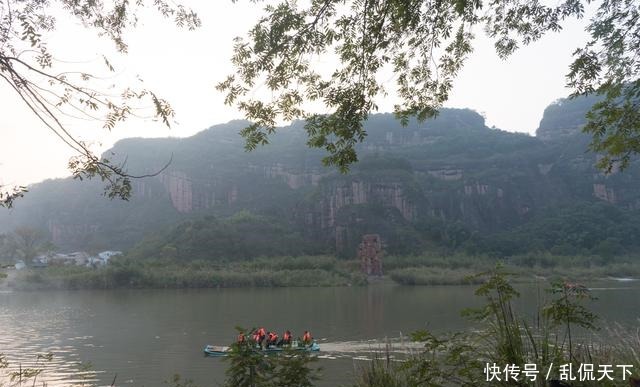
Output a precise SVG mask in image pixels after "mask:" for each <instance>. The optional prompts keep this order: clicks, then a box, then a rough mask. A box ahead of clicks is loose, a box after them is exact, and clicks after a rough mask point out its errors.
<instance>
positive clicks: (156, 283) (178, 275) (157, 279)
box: [8, 256, 366, 290]
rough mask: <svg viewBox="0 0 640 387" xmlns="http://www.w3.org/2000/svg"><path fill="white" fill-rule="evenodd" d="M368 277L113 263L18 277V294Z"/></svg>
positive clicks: (337, 268)
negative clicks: (34, 291)
mask: <svg viewBox="0 0 640 387" xmlns="http://www.w3.org/2000/svg"><path fill="white" fill-rule="evenodd" d="M365 284H366V277H365V276H363V275H361V274H359V273H357V272H355V271H354V270H352V269H351V268H350V267H349V265H348V264H345V263H344V262H339V261H338V260H336V259H335V258H333V257H328V256H310V257H278V258H268V259H267V258H259V259H254V260H250V261H240V262H229V263H219V262H216V263H213V262H206V261H192V262H176V261H174V260H133V259H129V258H126V257H123V258H119V259H113V260H112V262H111V263H110V264H109V265H107V266H105V267H101V268H89V267H84V266H51V267H47V268H38V269H27V270H23V271H20V272H18V273H16V275H15V276H14V278H13V279H12V280H11V281H10V282H8V286H10V287H11V288H13V289H18V290H45V289H121V288H134V289H135V288H149V289H163V288H176V289H177V288H238V287H322V286H358V285H365Z"/></svg>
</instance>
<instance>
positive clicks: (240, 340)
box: [238, 333, 244, 343]
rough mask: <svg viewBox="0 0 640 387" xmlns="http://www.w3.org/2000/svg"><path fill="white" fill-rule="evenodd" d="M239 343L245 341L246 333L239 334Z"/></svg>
mask: <svg viewBox="0 0 640 387" xmlns="http://www.w3.org/2000/svg"><path fill="white" fill-rule="evenodd" d="M238 343H244V333H240V334H239V335H238Z"/></svg>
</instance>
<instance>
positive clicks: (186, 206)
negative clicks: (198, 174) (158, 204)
mask: <svg viewBox="0 0 640 387" xmlns="http://www.w3.org/2000/svg"><path fill="white" fill-rule="evenodd" d="M160 180H161V181H162V183H163V184H164V186H165V188H166V189H167V191H168V192H169V197H170V198H171V203H172V204H173V207H175V209H176V210H178V212H182V213H189V212H191V211H193V185H192V183H191V179H189V178H188V177H187V175H186V174H185V173H184V172H178V171H175V172H174V171H169V172H166V173H162V174H161V175H160Z"/></svg>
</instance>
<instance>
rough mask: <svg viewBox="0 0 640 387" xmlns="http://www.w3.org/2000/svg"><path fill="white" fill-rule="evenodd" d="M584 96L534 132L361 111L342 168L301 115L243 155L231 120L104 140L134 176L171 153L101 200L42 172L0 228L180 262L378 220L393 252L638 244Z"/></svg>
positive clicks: (637, 202) (334, 247)
mask: <svg viewBox="0 0 640 387" xmlns="http://www.w3.org/2000/svg"><path fill="white" fill-rule="evenodd" d="M592 104H593V100H592V99H588V98H581V99H577V100H570V101H569V100H560V101H558V102H556V103H554V104H552V105H550V106H549V107H548V108H547V109H546V110H545V112H544V116H543V119H542V120H541V123H540V127H539V128H538V131H537V135H536V137H532V136H529V135H525V134H517V133H509V132H505V131H501V130H498V129H491V128H488V127H487V126H486V125H485V122H484V119H483V117H482V116H481V115H479V114H478V113H476V112H474V111H472V110H469V109H443V110H442V111H441V113H440V114H439V116H438V117H437V118H436V119H433V120H429V121H427V122H424V123H418V122H415V121H412V122H410V123H409V125H407V126H405V127H402V126H401V125H400V123H399V122H398V121H397V120H395V118H394V117H393V115H392V114H377V115H373V116H371V117H370V118H369V120H368V121H367V122H366V124H365V126H366V129H367V132H368V137H367V139H366V141H365V142H364V143H363V144H361V145H360V146H359V149H358V152H359V157H360V162H359V163H358V164H356V165H354V166H353V168H352V170H351V172H350V173H349V174H346V175H343V174H340V173H338V172H336V171H335V170H334V169H331V168H325V167H323V166H322V163H321V158H322V156H323V152H322V151H321V150H317V149H309V148H307V147H306V133H305V132H304V129H303V124H302V123H300V122H295V123H293V124H292V125H290V126H287V127H283V128H280V129H279V131H278V133H277V134H276V135H275V136H273V137H272V141H271V144H269V145H267V146H264V147H261V148H258V149H257V150H255V151H253V152H249V153H247V152H245V151H244V142H243V139H242V138H241V137H240V136H239V135H238V134H237V133H238V131H239V130H240V129H242V128H243V127H244V126H246V122H243V121H232V122H229V123H227V124H222V125H215V126H212V127H211V128H209V129H207V130H204V131H202V132H200V133H198V134H196V135H194V136H192V137H189V138H184V139H174V138H163V139H140V138H133V139H125V140H122V141H119V142H118V143H117V144H116V145H115V146H114V147H113V149H111V150H110V151H109V152H108V153H109V156H110V158H111V159H114V158H115V159H121V160H123V159H124V158H126V160H127V166H128V169H129V171H130V172H131V173H132V174H140V173H150V172H153V171H156V170H158V169H159V168H160V167H162V166H163V165H164V164H165V163H166V162H167V160H169V159H172V163H171V165H170V166H169V168H168V169H167V170H166V171H164V172H162V173H161V174H160V175H159V176H157V177H155V178H149V179H144V180H137V181H134V183H133V184H134V187H133V188H134V193H133V198H132V199H131V200H130V201H129V202H122V201H110V200H108V199H106V198H104V197H103V196H102V195H101V192H102V186H101V185H100V183H99V182H94V181H92V182H86V181H85V182H78V181H73V180H71V179H60V180H49V181H45V182H42V183H39V184H35V185H33V186H32V187H31V188H30V192H29V193H28V195H27V196H26V197H25V198H24V199H21V200H20V201H19V202H18V203H17V204H16V207H15V209H14V210H12V211H3V212H1V213H0V232H9V231H10V230H12V229H14V228H15V227H18V226H23V225H28V226H31V227H38V228H42V229H46V230H47V232H48V233H49V234H50V236H51V239H52V241H53V243H54V244H55V245H57V246H58V247H59V248H60V249H61V250H80V249H83V250H90V251H95V250H101V249H131V255H133V256H140V257H153V256H171V257H173V258H178V259H218V258H219V259H242V258H247V257H252V256H260V255H265V256H271V255H296V254H309V253H337V254H338V255H340V256H344V257H353V256H354V255H355V251H356V246H357V244H358V243H359V241H360V238H361V235H362V234H364V233H379V234H380V235H381V236H382V238H383V240H384V241H385V244H386V250H387V251H388V252H389V253H392V254H411V253H419V252H421V251H423V250H425V249H444V250H456V249H464V250H465V251H467V252H469V253H478V254H491V255H498V256H509V255H513V254H520V253H524V252H531V251H553V252H554V253H558V254H580V253H591V254H601V255H611V254H622V253H628V252H631V251H636V250H638V249H639V248H640V241H638V239H639V238H638V235H640V234H639V233H640V216H639V212H640V211H639V210H640V183H638V181H639V180H638V177H639V174H640V171H639V168H638V163H637V162H634V163H633V164H632V165H631V166H630V167H629V169H628V170H626V171H624V172H623V173H615V174H612V175H609V176H605V175H604V174H602V173H600V172H599V171H597V170H596V169H595V168H594V166H593V165H594V164H595V161H596V157H597V155H595V154H593V153H590V152H587V146H588V143H589V138H588V137H587V136H585V135H583V134H582V133H581V132H580V127H581V126H582V125H583V124H584V114H585V113H586V111H587V110H588V109H589V107H590V106H591V105H592ZM134 246H135V247H134Z"/></svg>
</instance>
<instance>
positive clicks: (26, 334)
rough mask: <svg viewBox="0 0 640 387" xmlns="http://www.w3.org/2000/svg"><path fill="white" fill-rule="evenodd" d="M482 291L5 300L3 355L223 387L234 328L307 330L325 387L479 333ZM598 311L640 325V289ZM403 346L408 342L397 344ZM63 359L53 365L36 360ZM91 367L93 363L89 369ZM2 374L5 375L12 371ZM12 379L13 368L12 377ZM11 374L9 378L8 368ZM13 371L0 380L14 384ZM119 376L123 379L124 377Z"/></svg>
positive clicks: (89, 294)
mask: <svg viewBox="0 0 640 387" xmlns="http://www.w3.org/2000/svg"><path fill="white" fill-rule="evenodd" d="M545 286H546V284H544V283H543V284H542V285H540V286H536V285H527V286H524V287H521V292H522V297H521V299H520V300H519V301H518V306H519V307H520V308H521V309H522V310H527V311H531V310H535V307H536V305H538V304H539V303H540V300H541V299H543V298H544V297H547V296H546V294H545V293H544V291H543V290H541V288H542V287H545ZM474 289H475V288H474V287H471V286H433V287H403V286H396V285H391V284H374V285H371V286H368V287H343V288H283V289H207V290H117V291H116V290H112V291H69V292H63V291H56V292H10V291H8V292H2V293H0V353H4V354H5V356H6V357H7V360H8V361H9V362H10V366H11V369H12V370H15V369H17V367H19V366H22V367H33V366H34V365H37V366H38V367H39V366H42V365H45V371H44V373H43V374H42V375H40V376H38V378H40V379H39V381H38V383H37V384H38V385H42V384H41V382H42V381H46V384H47V386H52V387H55V386H62V385H65V386H66V385H70V384H82V383H87V384H88V383H94V384H97V385H102V386H103V385H110V384H111V383H112V381H113V379H114V377H115V378H116V385H118V386H162V385H165V384H164V381H165V380H167V379H168V378H169V377H170V376H171V375H173V374H175V373H178V374H180V375H182V376H183V377H188V378H191V379H193V380H194V382H195V383H196V385H198V386H201V387H204V386H217V385H219V384H220V383H221V382H222V381H223V380H224V370H225V367H226V365H225V363H224V362H223V361H222V360H221V359H219V358H205V357H204V356H203V354H202V348H203V347H204V345H205V344H217V345H227V344H229V343H230V342H232V341H233V340H234V337H235V332H236V331H235V329H234V327H235V326H242V327H245V328H250V327H257V326H264V327H265V328H267V330H270V329H275V330H276V331H277V332H279V334H281V332H282V331H284V330H285V329H289V330H291V331H292V332H293V333H294V335H301V333H302V332H303V331H304V330H306V329H308V330H310V331H311V333H312V334H313V335H314V337H315V338H317V339H318V340H319V343H320V345H321V348H322V350H321V352H320V354H319V355H318V356H319V357H320V360H319V365H320V366H321V367H322V368H323V370H322V380H321V382H319V383H318V385H319V386H339V385H347V384H348V383H349V382H350V381H351V380H353V375H354V369H355V368H356V367H359V366H361V365H362V364H365V360H363V359H366V358H368V357H370V356H371V355H370V353H371V352H372V351H375V350H377V349H380V348H382V347H383V346H384V343H385V342H388V341H399V340H402V337H405V338H406V335H407V334H409V333H410V332H412V331H415V330H418V329H422V328H428V329H430V330H432V331H435V332H445V331H455V330H461V329H465V328H467V327H469V324H468V323H467V322H466V321H465V320H464V319H463V318H462V317H460V310H461V309H463V308H467V307H474V306H479V305H481V304H482V300H481V299H479V298H478V297H476V296H474V294H473V292H474ZM592 293H593V295H594V296H596V297H597V298H598V300H597V301H595V302H594V303H593V304H592V305H593V308H592V310H593V311H595V312H596V313H597V314H599V315H600V316H605V317H606V319H605V320H604V321H602V324H601V325H605V326H606V325H608V324H610V323H611V322H613V321H615V322H617V323H621V324H623V325H627V326H638V325H640V323H638V318H639V317H640V283H638V282H614V281H611V282H602V283H597V284H593V288H592ZM396 346H398V345H396ZM48 352H51V353H53V359H52V360H51V361H47V360H44V359H37V354H43V353H48ZM89 363H90V364H89ZM1 371H2V370H0V375H1V374H2V372H1ZM5 371H6V370H5ZM7 372H8V371H7ZM7 372H4V376H0V385H2V382H3V380H2V377H4V378H5V381H6V378H7ZM116 375H117V376H116Z"/></svg>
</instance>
